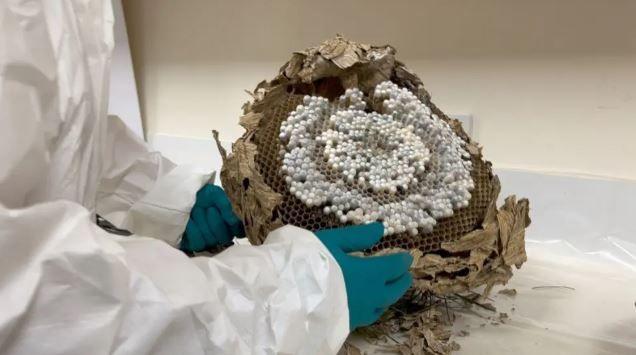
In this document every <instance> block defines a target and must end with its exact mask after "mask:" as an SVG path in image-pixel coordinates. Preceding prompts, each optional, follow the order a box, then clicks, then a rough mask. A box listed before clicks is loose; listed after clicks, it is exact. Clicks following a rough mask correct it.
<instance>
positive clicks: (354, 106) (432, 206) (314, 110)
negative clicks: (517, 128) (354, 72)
mask: <svg viewBox="0 0 636 355" xmlns="http://www.w3.org/2000/svg"><path fill="white" fill-rule="evenodd" d="M369 100H370V101H371V102H374V103H377V104H379V105H380V107H379V108H378V111H379V112H367V111H365V110H366V109H367V103H366V102H365V100H364V96H363V93H362V92H361V91H360V90H358V89H348V90H347V91H346V92H345V93H344V95H342V96H341V97H340V98H339V99H338V100H336V101H335V102H333V103H330V102H329V101H328V100H327V99H326V98H323V97H319V96H305V97H304V99H303V104H302V105H299V106H298V107H296V109H295V110H294V111H292V112H291V113H290V114H289V116H288V117H287V120H285V121H284V122H282V123H281V126H280V139H281V142H282V149H281V155H282V156H283V164H282V167H281V172H282V173H283V174H284V176H285V181H286V182H287V184H288V185H289V191H290V192H291V193H292V194H293V195H294V196H296V197H297V198H298V199H300V200H301V201H302V202H303V203H304V204H305V205H307V206H308V207H314V206H321V207H323V211H324V213H326V214H331V213H333V214H335V215H336V216H337V217H338V218H339V220H340V221H341V222H342V223H347V222H351V223H354V224H361V223H368V222H373V221H382V222H383V224H384V233H385V235H390V234H394V233H402V232H406V231H408V232H409V233H411V234H412V235H415V234H417V233H418V230H421V231H422V232H424V233H426V232H430V231H432V229H433V227H434V226H435V224H436V220H437V219H440V218H444V217H449V216H452V215H453V210H454V209H458V208H462V207H466V206H468V202H469V200H470V197H471V195H470V191H471V190H472V189H473V188H474V183H473V180H472V178H471V176H470V171H471V169H472V164H471V162H470V155H469V154H468V152H467V151H466V150H465V149H464V145H465V142H464V141H463V140H462V139H461V138H459V137H458V136H457V135H456V134H455V133H454V132H453V130H452V129H451V128H450V126H449V125H448V123H446V122H445V121H444V120H442V119H440V118H439V117H437V115H435V114H433V113H432V112H431V109H430V108H429V107H427V106H426V105H425V104H424V103H422V102H421V101H420V100H419V99H418V98H417V97H416V96H415V95H414V94H413V93H411V92H410V91H409V90H407V89H402V88H399V87H398V86H397V85H395V84H393V83H392V82H390V81H385V82H382V83H380V84H378V85H377V86H376V87H375V89H374V91H373V92H372V93H371V94H370V97H369Z"/></svg>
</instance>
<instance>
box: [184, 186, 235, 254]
mask: <svg viewBox="0 0 636 355" xmlns="http://www.w3.org/2000/svg"><path fill="white" fill-rule="evenodd" d="M234 236H236V237H238V238H242V237H245V230H244V228H243V223H242V222H241V220H240V219H239V218H238V217H237V216H236V215H235V214H234V212H233V211H232V204H231V203H230V200H229V199H228V198H227V195H226V194H225V191H223V189H222V188H220V187H218V186H216V185H212V184H207V185H205V186H203V187H202V188H201V189H200V190H199V192H197V198H196V202H195V203H194V207H192V211H190V220H189V221H188V224H187V225H186V230H185V233H184V234H183V238H182V239H181V250H183V251H185V252H189V253H191V252H198V251H203V250H208V249H211V248H217V247H222V246H227V245H231V244H232V239H233V237H234Z"/></svg>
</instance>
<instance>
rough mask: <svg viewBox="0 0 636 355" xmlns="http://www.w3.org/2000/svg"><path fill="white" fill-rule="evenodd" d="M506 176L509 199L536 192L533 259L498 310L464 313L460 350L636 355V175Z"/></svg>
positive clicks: (497, 299)
mask: <svg viewBox="0 0 636 355" xmlns="http://www.w3.org/2000/svg"><path fill="white" fill-rule="evenodd" d="M497 174H498V175H499V177H500V179H501V182H502V188H503V190H502V194H501V197H502V198H503V197H505V196H507V195H510V194H513V193H514V194H516V195H517V196H523V197H528V198H529V199H530V216H531V218H532V224H531V225H530V227H529V229H528V230H527V234H526V240H527V245H526V248H527V253H528V261H527V262H526V263H525V264H524V265H523V267H522V268H521V269H520V270H516V272H515V274H514V276H513V277H512V279H511V280H510V282H509V283H508V285H506V286H505V287H498V288H495V289H494V291H493V293H492V294H491V295H490V299H491V301H489V302H492V304H493V305H494V306H495V307H496V308H497V312H490V311H487V310H482V309H480V308H478V307H473V310H471V311H466V312H459V313H456V316H457V318H456V321H455V323H454V325H453V334H454V335H455V336H454V337H453V340H455V341H457V342H458V343H459V344H460V345H461V349H460V350H459V352H457V354H470V355H481V354H484V355H486V354H487V355H499V354H506V355H507V354H515V355H534V354H542V355H553V354H554V355H556V354H577V355H586V354H590V355H592V354H607V355H610V354H611V355H622V354H625V355H627V354H630V355H632V354H636V225H635V221H634V218H635V217H636V215H635V213H634V212H636V209H635V208H634V207H633V204H634V201H636V182H633V181H624V180H611V179H601V178H592V177H577V176H563V175H551V174H541V173H534V172H528V171H513V170H499V171H497ZM503 288H514V289H515V290H516V291H517V294H516V295H515V296H508V295H505V294H499V293H498V291H499V290H501V289H503ZM499 313H506V314H507V316H508V318H507V319H505V320H504V322H501V321H500V320H499V319H500V317H499ZM463 331H464V332H468V335H466V336H460V333H462V332H463ZM356 340H357V341H359V339H356ZM357 341H356V342H357ZM358 344H360V343H358ZM363 349H364V350H366V351H368V353H375V350H374V348H373V347H372V346H369V345H366V346H365V345H364V344H363ZM380 353H381V352H380Z"/></svg>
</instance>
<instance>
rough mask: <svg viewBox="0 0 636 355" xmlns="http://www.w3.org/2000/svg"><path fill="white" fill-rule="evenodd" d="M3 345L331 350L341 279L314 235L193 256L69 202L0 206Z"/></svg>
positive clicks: (140, 350) (76, 350) (87, 349)
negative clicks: (104, 224)
mask: <svg viewBox="0 0 636 355" xmlns="http://www.w3.org/2000/svg"><path fill="white" fill-rule="evenodd" d="M0 225H2V228H0V300H1V301H2V303H1V305H2V306H0V307H1V308H0V310H1V311H0V353H3V354H40V353H47V354H106V353H121V354H148V353H153V354H177V353H178V354H198V353H213V354H266V353H277V354H278V353H286V354H335V353H336V352H337V351H338V349H339V348H340V346H341V345H342V343H343V341H344V339H345V338H346V336H347V334H348V332H349V319H348V307H347V295H346V292H345V285H344V281H343V275H342V272H341V270H340V268H339V267H338V264H337V263H336V261H335V260H334V258H333V257H332V256H331V255H330V253H329V252H328V251H327V249H326V248H325V247H324V246H323V244H322V243H321V242H320V241H319V240H318V239H317V238H316V237H315V236H314V235H313V233H311V232H308V231H305V230H302V229H299V228H295V227H283V228H281V229H278V230H276V231H274V232H272V233H271V234H270V236H269V238H268V239H267V240H266V242H265V244H264V245H262V246H259V247H254V246H234V247H231V248H229V249H227V250H226V251H224V252H223V253H221V254H219V255H217V256H215V257H213V258H208V257H197V258H192V259H189V258H187V257H186V256H185V255H184V254H183V253H182V252H180V251H179V250H177V249H174V248H172V247H170V246H168V245H167V244H166V243H163V242H161V241H159V240H156V239H152V238H146V237H137V238H130V237H117V236H113V235H109V234H107V233H106V232H104V231H103V230H101V229H100V228H98V227H97V226H96V225H95V224H94V223H93V221H92V219H91V215H90V213H89V212H88V211H87V210H86V209H85V208H83V207H81V206H79V205H77V204H75V203H71V202H66V201H55V202H50V203H44V204H38V205H35V206H32V207H29V208H26V209H21V210H15V209H6V208H4V207H2V205H0Z"/></svg>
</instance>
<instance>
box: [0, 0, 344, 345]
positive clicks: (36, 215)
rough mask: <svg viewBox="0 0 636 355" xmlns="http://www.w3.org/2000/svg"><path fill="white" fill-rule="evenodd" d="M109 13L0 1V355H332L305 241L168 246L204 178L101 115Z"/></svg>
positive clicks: (334, 276)
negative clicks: (189, 251)
mask: <svg viewBox="0 0 636 355" xmlns="http://www.w3.org/2000/svg"><path fill="white" fill-rule="evenodd" d="M111 11H112V10H111V5H110V0H64V1H62V0H60V1H47V0H41V1H30V2H24V1H18V0H7V1H3V2H0V353H2V354H38V353H46V354H111V353H114V354H150V353H152V354H175V353H179V354H201V353H213V354H329V353H335V352H336V351H337V350H338V349H339V348H340V346H341V344H342V342H343V341H344V339H345V337H346V335H347V333H348V331H349V329H348V323H349V320H348V309H347V301H346V292H345V288H344V281H343V276H342V272H341V270H340V268H339V267H338V265H337V263H336V262H335V260H334V259H333V258H332V257H331V255H330V254H329V252H328V251H327V250H326V249H325V247H324V246H323V245H322V244H321V243H320V241H319V240H317V239H316V238H315V236H314V235H313V234H312V233H311V232H308V231H305V230H302V229H299V228H295V227H291V226H287V227H283V228H281V229H279V230H277V231H275V232H273V233H272V234H271V235H270V236H269V237H268V239H267V241H266V243H265V244H264V245H263V246H260V247H253V246H234V247H231V248H229V249H228V250H226V251H225V252H223V253H221V254H219V255H217V256H215V257H211V258H209V257H197V258H192V259H190V258H188V257H186V256H185V255H184V254H183V253H181V252H180V251H179V250H177V249H175V248H173V247H172V246H175V245H177V244H178V243H179V235H180V234H181V233H182V231H183V230H184V228H185V224H186V221H187V218H188V215H189V210H190V208H191V207H192V204H193V203H194V199H195V193H196V191H197V190H198V189H199V188H200V186H202V184H204V183H205V182H206V181H207V179H208V178H209V176H208V175H202V174H195V173H193V172H191V171H189V170H188V169H185V168H181V167H175V166H174V164H172V163H170V162H169V161H167V160H166V159H164V158H162V157H161V155H160V154H158V153H155V152H151V151H149V150H148V149H147V148H146V146H145V145H144V144H143V142H141V141H140V140H138V139H137V138H135V137H134V135H133V134H132V133H130V131H128V130H127V129H126V127H125V126H124V124H123V123H122V122H121V121H120V120H119V119H117V118H115V117H107V116H106V108H107V101H108V100H107V93H108V82H107V81H108V80H107V78H108V70H109V62H110V53H111V49H112V46H113V43H112V40H113V39H112V21H113V19H112V12H111ZM95 212H99V213H101V214H103V215H104V216H105V217H106V218H108V219H110V220H111V221H112V222H114V223H115V224H116V225H118V226H120V227H123V228H127V229H131V230H132V231H133V232H135V233H136V235H135V236H132V237H118V236H114V235H111V234H108V233H106V232H105V231H103V230H101V229H100V228H99V227H97V226H96V225H95V223H94V213H95ZM140 235H143V236H147V237H142V236H140ZM149 237H152V238H149ZM170 245H172V246H170Z"/></svg>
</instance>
